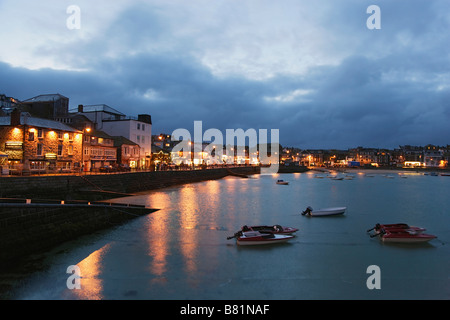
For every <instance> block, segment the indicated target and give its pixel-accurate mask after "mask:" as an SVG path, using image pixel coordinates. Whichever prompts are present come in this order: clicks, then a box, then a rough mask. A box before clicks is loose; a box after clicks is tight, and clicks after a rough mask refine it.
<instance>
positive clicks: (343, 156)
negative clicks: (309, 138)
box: [280, 144, 450, 168]
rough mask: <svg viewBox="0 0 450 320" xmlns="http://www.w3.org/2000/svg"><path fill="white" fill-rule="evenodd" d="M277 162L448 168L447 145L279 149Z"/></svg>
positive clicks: (327, 165)
mask: <svg viewBox="0 0 450 320" xmlns="http://www.w3.org/2000/svg"><path fill="white" fill-rule="evenodd" d="M280 162H281V163H282V164H284V165H304V166H309V167H314V166H315V167H366V168H368V167H369V168H370V167H403V168H448V166H449V163H450V145H446V146H436V145H432V144H428V145H426V146H411V145H404V146H399V147H398V148H395V149H380V148H365V147H357V148H351V149H347V150H336V149H309V150H302V149H298V148H283V150H282V151H281V161H280Z"/></svg>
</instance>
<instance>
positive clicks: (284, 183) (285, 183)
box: [277, 180, 289, 185]
mask: <svg viewBox="0 0 450 320" xmlns="http://www.w3.org/2000/svg"><path fill="white" fill-rule="evenodd" d="M277 184H282V185H288V184H289V182H287V181H284V180H277Z"/></svg>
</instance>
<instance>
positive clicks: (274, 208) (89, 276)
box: [12, 171, 450, 300]
mask: <svg viewBox="0 0 450 320" xmlns="http://www.w3.org/2000/svg"><path fill="white" fill-rule="evenodd" d="M366 173H367V172H365V171H361V172H354V173H352V176H351V177H347V178H346V179H343V180H333V179H331V178H330V177H328V176H327V174H326V173H317V172H313V171H310V172H307V173H295V174H278V175H254V176H250V177H249V178H248V179H244V178H239V177H227V178H224V179H221V180H213V181H206V182H200V183H193V184H187V185H182V186H177V187H171V188H166V189H160V190H156V191H149V192H144V193H141V194H139V195H136V196H133V197H126V198H120V199H115V200H114V201H116V202H127V203H132V204H140V205H142V204H144V205H147V206H149V207H152V208H158V209H160V210H159V211H157V212H154V213H152V214H150V215H148V216H144V217H139V218H136V219H134V220H132V221H130V222H128V223H126V224H124V225H119V226H113V227H112V228H111V229H109V230H106V231H102V232H98V233H96V234H94V235H90V236H85V237H82V238H79V239H77V240H76V241H72V242H70V243H66V244H64V245H63V246H60V247H58V248H55V249H54V250H52V251H51V252H49V253H47V254H46V256H45V259H44V260H43V261H42V262H41V264H40V267H39V268H38V269H37V270H36V271H34V272H30V274H29V275H27V276H26V277H25V278H24V280H23V281H21V282H20V285H18V286H17V287H16V289H15V290H14V292H13V294H12V298H13V299H25V300H27V299H45V300H61V299H83V300H84V299H107V300H110V299H121V300H122V299H133V300H140V299H148V300H240V299H242V300H244V299H245V300H310V299H319V300H321V299H332V300H334V299H339V300H340V299H346V300H350V299H357V300H361V299H363V300H373V299H402V300H403V299H407V300H410V299H420V300H428V299H438V300H448V299H450V197H449V191H450V177H446V176H427V175H423V173H412V172H411V173H406V172H399V173H397V172H392V173H389V174H388V175H386V174H383V173H381V172H375V174H374V176H373V177H370V176H367V174H366ZM340 175H342V176H344V174H342V173H341V174H340ZM278 179H284V180H285V181H288V182H289V185H277V184H276V183H275V182H276V180H278ZM307 206H311V207H312V208H313V209H320V208H325V207H341V206H346V207H347V211H346V212H345V214H344V215H343V216H336V217H307V216H303V215H301V212H302V211H303V210H305V209H306V207H307ZM398 222H404V223H408V224H410V225H413V226H421V227H424V228H426V229H427V230H426V233H429V234H433V235H436V236H437V238H436V239H433V240H431V241H430V242H428V243H424V244H387V243H383V242H381V241H380V240H379V239H378V238H371V237H370V236H369V234H368V233H367V230H368V229H371V228H373V227H374V226H375V224H376V223H386V224H387V223H398ZM262 224H264V225H266V224H267V225H274V224H280V225H283V226H290V227H296V228H298V229H299V231H298V232H297V233H296V236H295V238H294V239H293V240H291V241H289V242H287V243H283V244H274V245H266V246H246V247H243V246H239V245H237V244H236V242H235V240H234V239H232V240H227V237H229V236H232V235H233V234H234V233H235V232H236V231H238V230H239V229H240V228H241V227H242V226H243V225H262ZM70 266H77V267H78V268H79V271H80V277H81V278H79V279H75V280H74V281H78V282H76V283H78V284H79V288H73V287H70V285H69V282H70V281H68V279H69V277H71V276H72V273H70V272H68V268H69V267H70ZM371 266H372V267H371ZM373 266H376V268H377V269H376V270H377V272H375V271H373V270H374V269H373ZM70 283H72V282H70ZM73 283H75V282H73ZM375 283H376V284H377V287H373V286H371V285H370V284H375ZM69 287H70V288H69Z"/></svg>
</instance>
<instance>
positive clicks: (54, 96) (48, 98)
mask: <svg viewBox="0 0 450 320" xmlns="http://www.w3.org/2000/svg"><path fill="white" fill-rule="evenodd" d="M62 98H65V99H69V98H67V97H65V96H63V95H62V94H59V93H52V94H41V95H39V96H36V97H33V98H30V99H27V100H24V101H23V102H25V103H26V102H38V101H56V100H59V99H62Z"/></svg>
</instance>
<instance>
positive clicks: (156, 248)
mask: <svg viewBox="0 0 450 320" xmlns="http://www.w3.org/2000/svg"><path fill="white" fill-rule="evenodd" d="M150 201H151V207H153V208H161V209H162V210H160V211H157V212H156V213H154V214H153V216H152V217H151V219H150V222H149V229H148V236H147V240H148V254H149V256H151V257H152V258H153V259H152V262H151V265H150V271H151V272H152V274H154V275H156V276H159V277H162V276H163V275H164V274H165V273H166V271H167V256H168V254H169V244H168V241H169V234H170V230H169V221H168V219H167V217H166V216H165V214H167V212H164V211H163V210H164V208H165V207H167V206H169V205H170V201H171V200H170V197H169V195H168V194H167V193H165V192H157V193H152V194H151V195H150Z"/></svg>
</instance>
